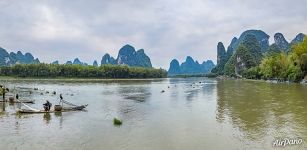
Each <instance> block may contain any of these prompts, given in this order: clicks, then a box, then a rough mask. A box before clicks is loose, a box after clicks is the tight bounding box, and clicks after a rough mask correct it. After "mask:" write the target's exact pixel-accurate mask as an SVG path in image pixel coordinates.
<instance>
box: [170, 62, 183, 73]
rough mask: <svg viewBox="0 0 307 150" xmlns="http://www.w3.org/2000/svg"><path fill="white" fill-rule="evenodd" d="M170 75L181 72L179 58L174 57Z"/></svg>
mask: <svg viewBox="0 0 307 150" xmlns="http://www.w3.org/2000/svg"><path fill="white" fill-rule="evenodd" d="M168 74H169V75H176V74H181V71H180V65H179V62H178V60H177V59H173V60H172V61H171V63H170V67H169V69H168Z"/></svg>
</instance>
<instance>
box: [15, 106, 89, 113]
mask: <svg viewBox="0 0 307 150" xmlns="http://www.w3.org/2000/svg"><path fill="white" fill-rule="evenodd" d="M87 106H88V105H81V106H75V107H63V108H62V110H55V109H52V110H49V111H46V110H38V109H33V108H31V109H18V110H17V113H24V114H40V113H57V112H68V111H82V110H84V109H85V108H86V107H87Z"/></svg>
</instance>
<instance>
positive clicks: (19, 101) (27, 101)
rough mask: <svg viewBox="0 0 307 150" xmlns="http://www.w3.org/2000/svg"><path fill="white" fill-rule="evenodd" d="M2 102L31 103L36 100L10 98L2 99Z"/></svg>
mask: <svg viewBox="0 0 307 150" xmlns="http://www.w3.org/2000/svg"><path fill="white" fill-rule="evenodd" d="M0 102H9V103H31V104H34V100H18V101H16V100H13V101H10V100H0Z"/></svg>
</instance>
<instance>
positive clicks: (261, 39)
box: [233, 30, 270, 53]
mask: <svg viewBox="0 0 307 150" xmlns="http://www.w3.org/2000/svg"><path fill="white" fill-rule="evenodd" d="M246 35H254V36H255V37H256V39H257V41H258V43H259V44H260V47H261V52H262V53H265V52H266V51H267V49H268V48H269V38H270V36H269V35H267V34H266V33H265V32H263V31H261V30H247V31H244V32H243V33H242V34H241V35H240V37H239V39H238V40H237V41H236V42H235V43H234V47H233V48H234V50H236V49H237V48H238V46H239V44H241V42H243V39H245V36H246Z"/></svg>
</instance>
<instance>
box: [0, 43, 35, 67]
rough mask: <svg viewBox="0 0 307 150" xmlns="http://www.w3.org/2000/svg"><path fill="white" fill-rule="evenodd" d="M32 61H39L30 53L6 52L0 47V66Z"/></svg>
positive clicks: (31, 62)
mask: <svg viewBox="0 0 307 150" xmlns="http://www.w3.org/2000/svg"><path fill="white" fill-rule="evenodd" d="M34 63H39V60H38V58H34V57H33V55H32V54H31V53H25V54H23V53H22V52H21V51H18V52H17V53H14V52H11V53H8V52H7V51H6V50H5V49H4V48H2V47H0V66H11V65H14V64H34Z"/></svg>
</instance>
